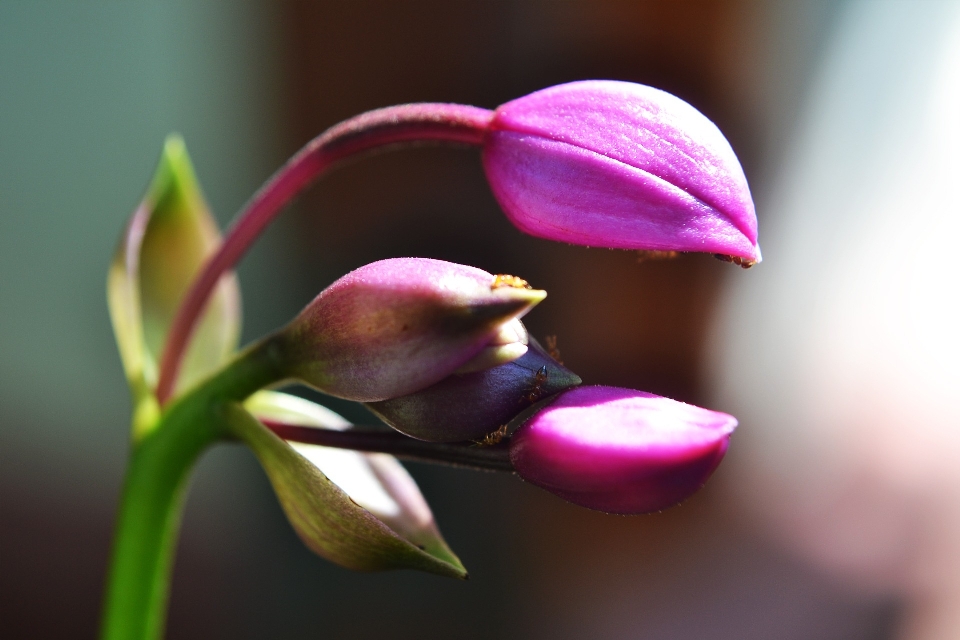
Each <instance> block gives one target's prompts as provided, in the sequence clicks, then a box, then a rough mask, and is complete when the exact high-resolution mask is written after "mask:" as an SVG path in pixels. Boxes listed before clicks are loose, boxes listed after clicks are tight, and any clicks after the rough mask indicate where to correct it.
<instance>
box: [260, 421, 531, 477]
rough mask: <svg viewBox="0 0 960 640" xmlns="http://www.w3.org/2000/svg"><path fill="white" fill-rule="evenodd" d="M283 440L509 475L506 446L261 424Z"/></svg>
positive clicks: (270, 423) (369, 430) (511, 465)
mask: <svg viewBox="0 0 960 640" xmlns="http://www.w3.org/2000/svg"><path fill="white" fill-rule="evenodd" d="M264 424H266V425H267V426H268V427H269V428H270V430H271V431H273V432H274V433H276V434H277V435H278V436H280V437H281V438H282V439H284V440H289V441H291V442H302V443H306V444H319V445H323V446H325V447H336V448H338V449H353V450H355V451H371V452H377V453H389V454H392V455H395V456H397V457H399V458H406V459H407V460H417V461H419V462H434V463H441V464H449V465H454V466H458V467H469V468H472V469H481V470H484V471H509V472H511V473H512V472H513V464H511V462H510V454H509V449H508V445H507V443H506V442H500V443H497V444H495V445H489V446H480V445H476V444H474V443H472V442H424V441H423V440H416V439H414V438H410V437H408V436H405V435H402V434H400V433H397V432H395V431H381V430H373V429H348V430H346V431H335V430H333V429H320V428H316V427H301V426H296V425H290V424H285V423H279V422H272V421H264Z"/></svg>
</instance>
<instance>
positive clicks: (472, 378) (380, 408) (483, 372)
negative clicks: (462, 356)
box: [367, 321, 580, 442]
mask: <svg viewBox="0 0 960 640" xmlns="http://www.w3.org/2000/svg"><path fill="white" fill-rule="evenodd" d="M516 325H518V327H516V326H515V327H512V328H511V329H510V332H511V333H513V334H515V335H516V336H517V337H518V342H514V343H512V344H513V345H517V344H521V342H520V341H522V343H527V344H524V345H523V346H525V347H526V348H525V350H524V352H523V355H521V356H520V357H518V358H516V359H514V360H512V361H510V362H508V363H506V364H500V365H497V366H489V364H488V363H489V357H490V356H489V354H490V352H491V351H494V350H495V349H494V348H493V347H488V349H485V350H484V352H481V355H480V356H477V357H476V358H474V359H473V360H471V361H470V362H469V363H467V364H466V365H465V366H464V367H461V369H460V370H459V371H458V372H457V373H454V374H453V375H451V376H448V377H446V378H444V379H443V380H441V381H440V382H438V383H436V384H434V385H432V386H430V387H427V388H426V389H423V390H421V391H418V392H416V393H412V394H410V395H406V396H401V397H399V398H392V399H390V400H384V401H383V402H373V403H370V404H368V405H367V406H368V407H369V408H370V410H371V411H373V412H374V413H375V414H376V415H377V416H379V417H380V418H381V419H382V420H383V421H384V422H386V423H387V424H389V425H390V426H391V427H393V428H394V429H396V430H397V431H400V432H402V433H405V434H407V435H408V436H412V437H414V438H418V439H420V440H428V441H431V442H459V441H462V440H479V439H481V438H483V437H484V436H487V435H488V434H491V433H496V432H497V430H498V429H500V428H501V427H504V426H506V425H507V423H509V422H510V421H511V420H513V418H515V417H516V416H517V414H519V413H520V412H521V411H523V410H524V409H526V408H527V407H529V406H530V405H532V404H534V403H535V402H538V401H539V400H542V399H543V398H548V397H550V396H552V395H553V394H555V393H558V392H560V391H563V390H564V389H568V388H570V387H573V386H576V385H578V384H580V378H579V377H578V376H577V375H576V374H575V373H573V372H572V371H570V370H569V369H567V368H566V367H564V366H563V365H561V364H560V363H559V362H557V361H556V360H554V359H553V358H551V357H550V356H549V355H548V354H547V353H546V352H545V351H544V350H543V348H542V347H541V346H540V345H539V344H538V343H537V341H536V340H534V339H532V338H528V336H527V332H526V329H525V328H524V327H523V325H522V324H521V323H520V322H519V321H517V322H516ZM498 346H500V347H501V348H502V347H504V346H507V345H498ZM484 364H487V366H486V367H483V365H484ZM478 369H479V370H478ZM504 433H505V430H504Z"/></svg>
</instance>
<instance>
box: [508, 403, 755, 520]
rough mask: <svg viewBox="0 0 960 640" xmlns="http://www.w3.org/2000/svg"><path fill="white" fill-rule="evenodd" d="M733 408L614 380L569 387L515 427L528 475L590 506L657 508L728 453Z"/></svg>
mask: <svg viewBox="0 0 960 640" xmlns="http://www.w3.org/2000/svg"><path fill="white" fill-rule="evenodd" d="M736 426H737V420H736V418H734V417H733V416H730V415H727V414H725V413H719V412H717V411H710V410H708V409H701V408H700V407H695V406H693V405H689V404H684V403H682V402H677V401H676V400H670V399H669V398H663V397H661V396H655V395H653V394H651V393H644V392H643V391H633V390H631V389H618V388H615V387H579V388H576V389H571V390H569V391H564V392H563V393H561V394H560V395H558V396H557V397H556V399H555V400H553V401H552V402H549V404H547V405H546V406H545V407H544V408H543V409H541V410H539V411H538V412H537V413H535V414H534V415H533V416H532V417H530V418H529V419H528V420H527V421H526V422H525V423H524V424H523V425H521V427H520V428H519V429H517V431H516V432H515V433H514V435H513V437H512V438H511V442H510V460H511V462H512V463H513V466H514V468H515V469H516V470H517V473H518V474H519V475H520V476H521V477H522V478H523V479H524V480H527V481H528V482H531V483H533V484H535V485H537V486H538V487H541V488H543V489H546V490H547V491H549V492H551V493H553V494H556V495H558V496H560V497H561V498H563V499H565V500H568V501H570V502H573V503H574V504H578V505H581V506H584V507H588V508H590V509H597V510H599V511H606V512H608V513H621V514H634V513H646V512H650V511H659V510H660V509H665V508H666V507H669V506H671V505H674V504H676V503H678V502H680V501H681V500H684V499H685V498H688V497H689V496H691V495H693V494H694V493H695V492H696V491H697V490H698V489H700V487H702V486H703V484H704V483H705V482H706V481H707V478H709V477H710V474H712V473H713V471H714V469H716V467H717V465H718V464H720V460H721V459H723V455H724V453H726V451H727V445H728V444H729V441H730V434H731V433H732V432H733V430H734V428H735V427H736Z"/></svg>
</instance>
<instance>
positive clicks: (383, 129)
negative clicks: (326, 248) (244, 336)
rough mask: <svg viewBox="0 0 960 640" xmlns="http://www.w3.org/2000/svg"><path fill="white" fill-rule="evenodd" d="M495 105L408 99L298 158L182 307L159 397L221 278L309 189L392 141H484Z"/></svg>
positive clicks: (234, 229)
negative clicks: (327, 173)
mask: <svg viewBox="0 0 960 640" xmlns="http://www.w3.org/2000/svg"><path fill="white" fill-rule="evenodd" d="M491 118H493V112H492V111H488V110H486V109H480V108H477V107H468V106H464V105H458V104H440V103H423V104H405V105H399V106H395V107H387V108H385V109H377V110H376V111H368V112H367V113H363V114H360V115H359V116H356V117H354V118H350V119H349V120H345V121H344V122H341V123H340V124H338V125H336V126H334V127H332V128H330V129H327V131H325V132H324V133H322V134H321V135H319V136H317V137H316V138H314V139H313V140H311V141H310V142H309V143H307V145H306V146H305V147H304V148H303V149H301V150H300V151H299V152H298V153H297V154H296V155H295V156H293V157H292V158H290V160H288V161H287V163H286V164H285V165H283V167H281V168H280V170H279V171H277V172H276V173H275V174H274V175H273V176H272V177H271V178H270V180H269V181H267V183H266V184H264V185H263V186H262V187H261V188H260V190H259V191H257V193H256V194H254V196H253V199H252V200H250V202H249V203H248V204H247V207H246V209H245V210H243V211H242V212H241V213H240V214H239V216H238V217H237V218H236V220H235V222H234V223H233V225H232V226H231V227H230V229H229V231H228V232H227V235H226V237H225V238H224V240H223V243H222V244H221V245H220V247H219V248H218V249H217V252H216V253H214V254H213V255H212V256H210V258H209V259H208V260H207V262H206V263H205V264H204V266H203V270H202V271H201V272H200V274H199V275H198V276H197V278H196V279H195V280H194V281H193V285H192V286H191V287H190V291H189V292H188V293H187V295H186V297H185V298H184V300H183V302H182V303H181V304H180V307H179V309H177V315H176V317H175V318H174V320H173V324H172V325H171V327H170V332H169V334H168V335H167V341H166V344H165V345H164V350H163V356H162V358H161V360H160V379H159V381H158V383H157V398H158V399H159V401H160V403H161V404H163V403H165V402H166V401H167V400H168V399H169V398H170V395H171V393H172V392H173V389H174V386H175V384H176V381H177V376H178V374H179V371H180V365H181V363H182V362H183V357H184V353H185V352H186V349H187V345H188V344H189V343H190V338H191V336H192V335H193V331H194V328H195V327H196V325H197V321H198V319H199V318H200V316H201V314H202V313H203V311H204V309H205V308H206V305H207V302H208V301H209V299H210V294H211V292H212V291H213V289H214V287H215V286H216V285H217V282H219V280H220V278H221V277H222V276H223V274H224V273H226V272H227V271H228V270H229V269H231V268H232V267H233V266H234V265H235V264H236V263H237V261H239V260H240V258H241V257H242V256H243V254H244V253H245V252H246V251H247V249H249V248H250V245H252V244H253V242H254V240H256V239H257V237H258V236H259V235H260V234H261V233H262V232H263V230H264V229H265V228H266V227H267V225H268V224H270V222H272V221H273V219H274V218H275V217H276V216H277V214H279V213H280V211H282V210H283V208H284V207H285V206H286V205H287V204H288V203H289V202H290V201H291V200H292V199H293V198H294V197H296V196H297V195H298V194H299V193H300V192H301V191H303V190H304V189H305V188H306V187H307V186H309V185H310V183H312V182H313V181H314V180H316V179H317V178H319V177H320V176H321V175H323V173H324V172H325V171H326V170H327V169H329V168H330V167H331V166H332V165H334V164H335V163H337V162H338V161H340V160H344V159H346V158H349V157H351V156H355V155H357V154H359V153H363V152H365V151H370V150H373V149H377V148H382V147H385V146H388V145H396V144H401V143H415V142H453V143H459V144H467V145H476V146H479V145H480V144H482V142H483V137H484V134H485V132H486V129H487V125H488V124H489V123H490V120H491Z"/></svg>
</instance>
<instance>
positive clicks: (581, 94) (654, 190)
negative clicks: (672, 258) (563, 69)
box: [483, 80, 760, 266]
mask: <svg viewBox="0 0 960 640" xmlns="http://www.w3.org/2000/svg"><path fill="white" fill-rule="evenodd" d="M483 164H484V168H485V169H486V172H487V178H488V179H489V181H490V185H491V187H492V189H493V192H494V195H495V196H496V198H497V200H498V201H499V202H500V205H501V206H502V207H503V209H504V211H505V212H506V214H507V216H508V217H509V218H510V219H511V220H512V221H513V223H514V224H515V225H516V226H517V227H519V228H520V229H521V230H523V231H525V232H527V233H529V234H531V235H535V236H538V237H541V238H547V239H550V240H559V241H561V242H570V243H573V244H580V245H588V246H598V247H612V248H620V249H642V250H650V251H700V252H707V253H715V254H719V255H722V256H728V257H730V258H732V259H733V260H734V261H736V262H739V263H741V264H744V265H747V266H749V265H750V264H754V263H756V262H759V261H760V249H759V246H758V245H757V218H756V213H755V211H754V206H753V200H752V198H751V196H750V189H749V188H748V186H747V181H746V178H745V177H744V175H743V170H742V169H741V167H740V163H739V161H738V160H737V157H736V155H735V154H734V152H733V149H731V148H730V144H729V143H728V142H727V140H726V138H724V137H723V134H722V133H720V130H719V129H717V127H716V126H715V125H714V124H713V123H712V122H710V120H708V119H707V118H706V117H705V116H704V115H703V114H702V113H700V112H699V111H697V110H696V109H694V108H693V107H692V106H690V105H689V104H687V103H686V102H684V101H683V100H680V99H679V98H677V97H675V96H673V95H670V94H669V93H666V92H663V91H660V90H659V89H654V88H652V87H647V86H644V85H640V84H634V83H630V82H615V81H610V80H590V81H584V82H571V83H569V84H563V85H559V86H555V87H550V88H548V89H544V90H542V91H537V92H536V93H532V94H530V95H528V96H524V97H522V98H518V99H517V100H513V101H512V102H508V103H506V104H504V105H502V106H501V107H499V108H498V109H497V110H496V113H495V115H494V118H493V120H492V122H491V123H490V131H489V132H488V134H487V137H486V138H485V141H484V150H483Z"/></svg>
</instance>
